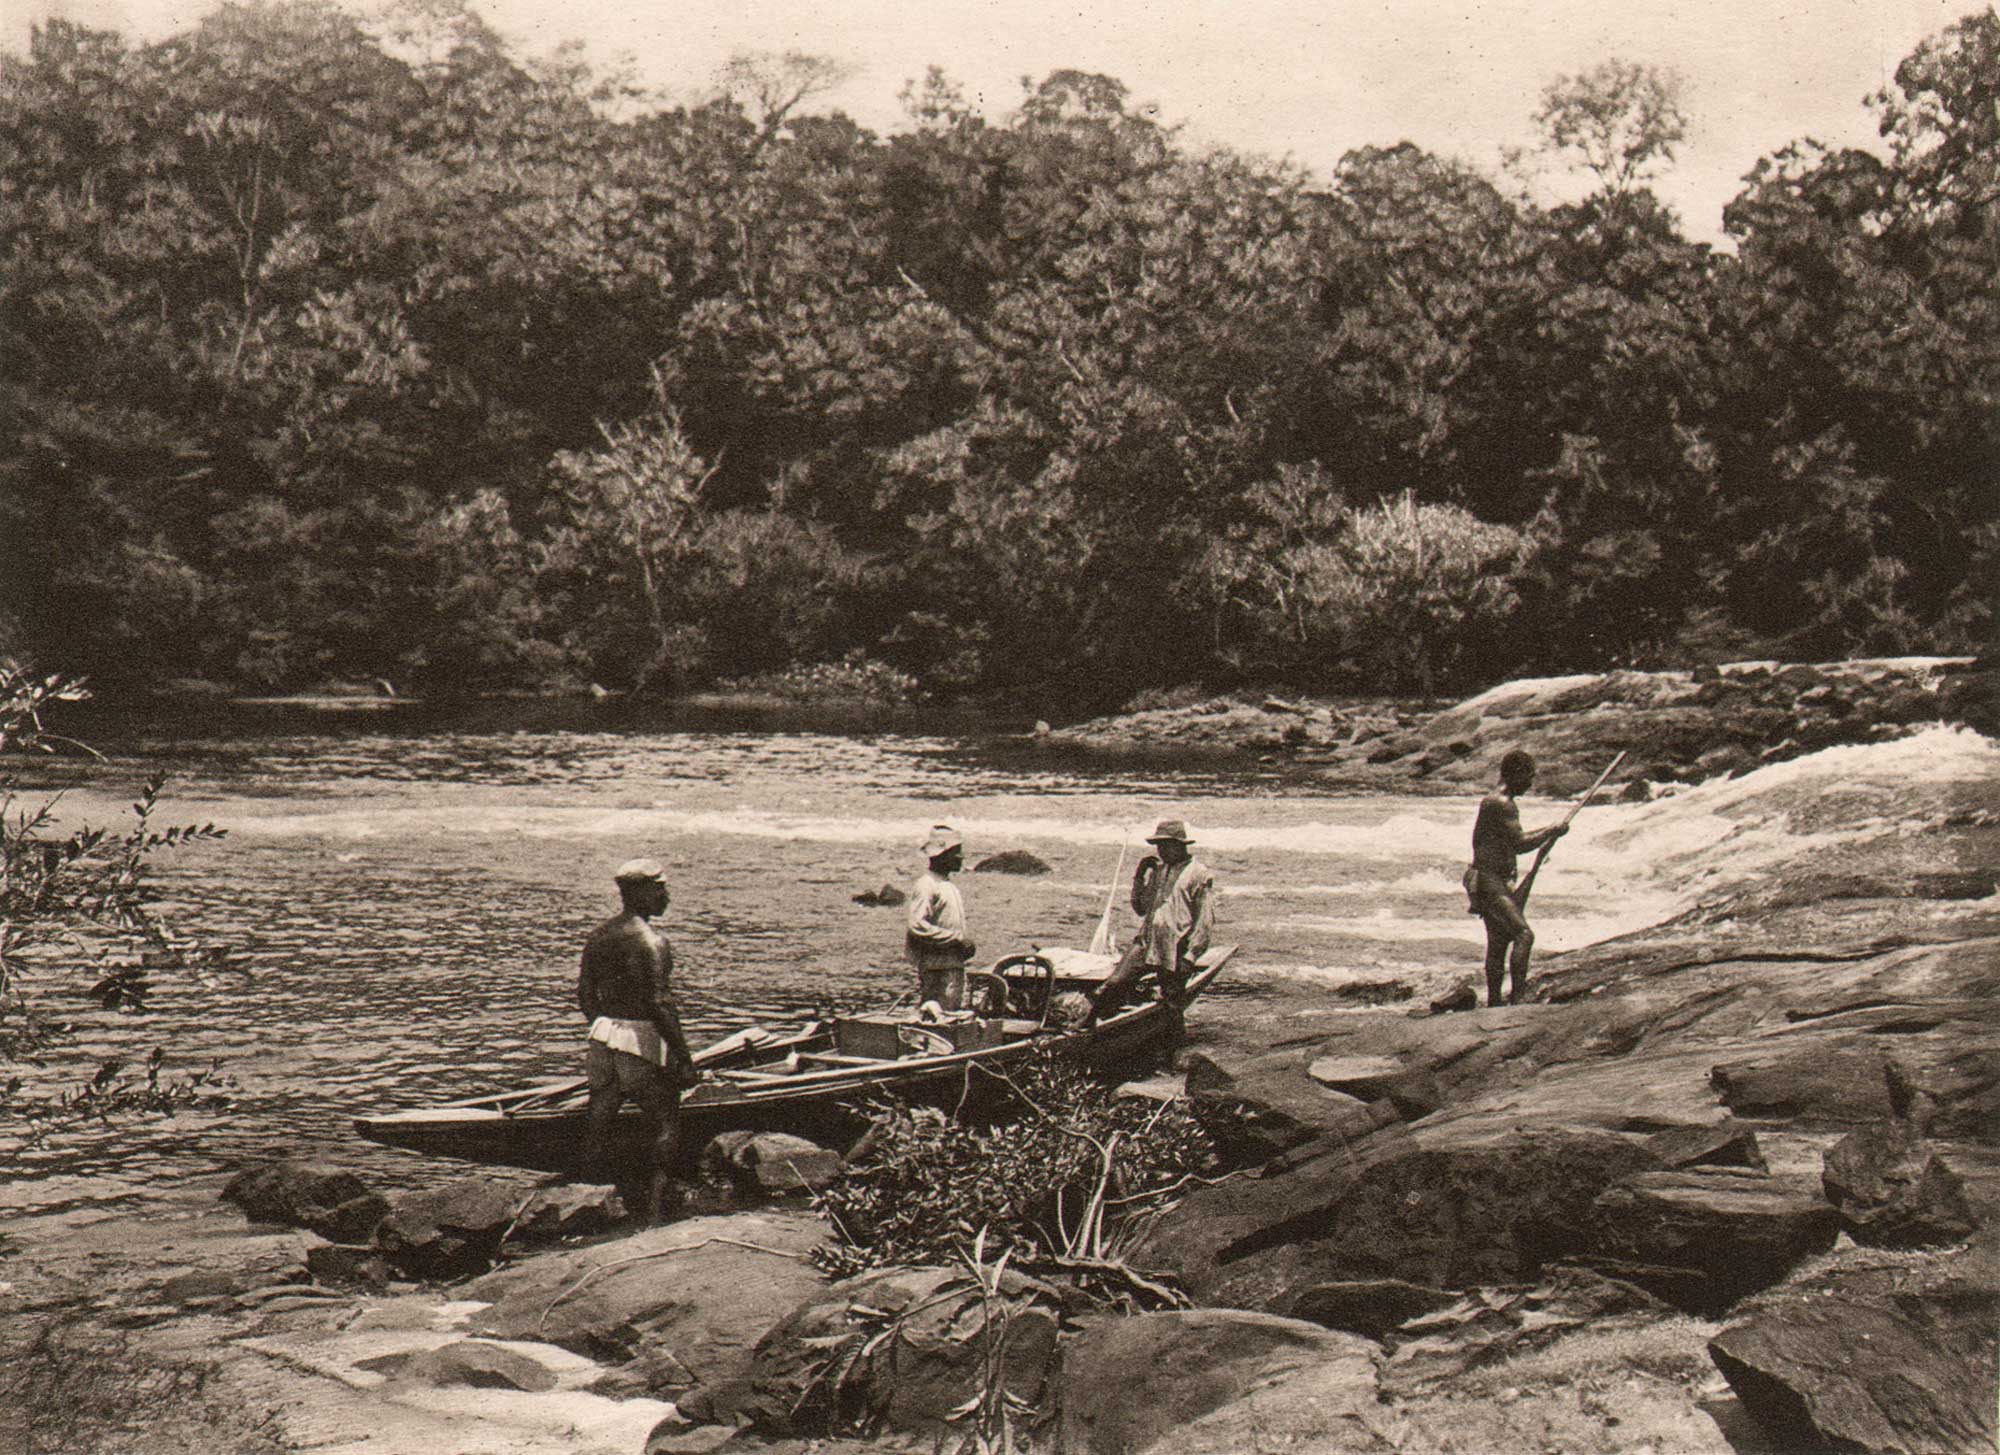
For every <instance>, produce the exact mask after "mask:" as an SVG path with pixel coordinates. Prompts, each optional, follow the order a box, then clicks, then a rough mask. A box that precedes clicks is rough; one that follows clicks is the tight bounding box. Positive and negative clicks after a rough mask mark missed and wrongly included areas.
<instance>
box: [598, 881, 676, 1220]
mask: <svg viewBox="0 0 2000 1455" xmlns="http://www.w3.org/2000/svg"><path fill="white" fill-rule="evenodd" d="M612 878H613V879H614V880H616V881H617V884H618V897H619V899H620V900H622V901H623V907H622V908H621V909H620V910H619V912H618V913H617V914H615V915H613V916H612V917H611V918H610V919H608V920H606V921H605V922H604V923H603V924H601V925H599V926H598V927H597V928H596V929H595V930H593V931H592V932H591V936H590V938H589V940H587V941H586V942H585V943H584V947H583V969H582V973H581V974H580V975H579V977H578V980H577V1003H578V1004H579V1005H580V1006H581V1007H582V1008H583V1014H584V1018H585V1019H586V1020H588V1021H589V1022H590V1035H589V1039H588V1041H587V1042H586V1044H585V1047H584V1071H585V1074H586V1075H587V1076H588V1077H589V1080H590V1117H589V1125H588V1130H587V1131H586V1132H585V1135H584V1143H583V1168H584V1176H585V1177H586V1178H587V1179H589V1180H592V1181H598V1182H601V1181H605V1180H607V1174H608V1172H609V1153H610V1138H611V1127H612V1123H613V1122H614V1120H615V1119H616V1118H617V1116H618V1110H619V1108H620V1107H622V1106H623V1105H624V1104H625V1100H626V1098H628V1097H629V1098H631V1099H632V1100H633V1101H635V1102H637V1103H638V1104H639V1110H640V1111H641V1112H642V1113H644V1115H645V1119H646V1133H647V1137H648V1140H649V1142H650V1143H651V1147H652V1167H651V1176H650V1179H649V1181H648V1183H647V1188H646V1194H647V1201H648V1204H649V1206H648V1208H647V1216H648V1217H649V1218H650V1219H652V1220H655V1221H657V1220H658V1219H660V1218H661V1217H663V1216H665V1215H666V1214H668V1213H669V1212H671V1211H672V1209H671V1208H669V1207H667V1206H666V1205H665V1204H666V1197H667V1193H668V1190H669V1186H670V1181H671V1178H672V1173H673V1165H674V1156H675V1154H676V1153H677V1152H678V1151H679V1149H680V1121H681V1116H680V1101H681V1092H682V1091H684V1090H686V1089H687V1088H688V1087H690V1086H692V1085H694V1084H695V1083H696V1082H697V1081H699V1080H700V1079H701V1074H700V1073H699V1072H698V1071H696V1070H695V1065H694V1057H693V1056H692V1055H691V1054H690V1053H689V1051H688V1045H687V1038H686V1037H685V1036H683V1035H682V1034H681V1017H680V1011H679V1009H678V1008H677V1007H676V1006H675V1004H674V996H673V984H672V982H673V973H674V953H673V950H672V949H671V948H670V947H669V946H668V944H667V939H666V936H665V935H662V934H661V933H660V932H659V931H658V930H656V929H654V928H653V926H652V923H651V921H652V919H653V917H654V916H655V915H657V914H660V913H662V912H664V911H665V909H666V907H667V903H668V899H669V896H668V894H667V883H666V871H665V870H664V869H663V868H661V866H660V864H659V861H658V860H656V859H633V860H631V861H630V862H628V863H625V864H621V865H620V866H619V867H618V872H617V873H616V874H614V875H613V876H612Z"/></svg>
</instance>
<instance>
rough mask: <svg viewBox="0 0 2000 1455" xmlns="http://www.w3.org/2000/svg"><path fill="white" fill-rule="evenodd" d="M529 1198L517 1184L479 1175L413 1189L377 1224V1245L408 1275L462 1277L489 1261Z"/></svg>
mask: <svg viewBox="0 0 2000 1455" xmlns="http://www.w3.org/2000/svg"><path fill="white" fill-rule="evenodd" d="M527 1200H528V1199H527V1196H526V1195H525V1194H523V1193H522V1192H521V1191H520V1190H519V1189H518V1188H515V1187H510V1186H508V1185H506V1184H504V1183H499V1182H493V1181H489V1180H487V1179H485V1178H481V1177H466V1178H461V1179H459V1180H458V1181H457V1182H450V1183H447V1184H445V1185H444V1186H443V1187H439V1188H434V1189H432V1190H431V1191H429V1192H418V1193H412V1194H410V1195H408V1196H406V1197H401V1198H398V1199H397V1200H396V1202H395V1203H394V1204H393V1205H392V1206H391V1207H390V1209H389V1214H388V1216H387V1217H385V1218H383V1219H382V1221H381V1223H380V1224H379V1225H378V1226H377V1227H376V1229H375V1247H376V1249H377V1250H378V1251H379V1252H380V1253H381V1255H382V1257H383V1258H385V1259H387V1260H388V1262H389V1263H390V1264H391V1266H393V1267H395V1268H396V1269H398V1270H399V1271H401V1272H403V1273H405V1274H408V1275H409V1276H410V1277H412V1278H427V1279H437V1280H449V1279H453V1278H464V1277H467V1276H469V1275H471V1274H474V1273H480V1272H483V1271H485V1270H486V1269H487V1268H490V1267H491V1266H492V1265H493V1260H494V1258H495V1257H496V1256H498V1254H499V1252H500V1243H501V1240H502V1239H503V1238H504V1237H505V1236H506V1234H507V1231H508V1229H509V1228H511V1227H512V1226H513V1223H514V1219H515V1217H516V1216H517V1215H518V1214H519V1213H520V1212H521V1210H522V1209H523V1207H524V1206H525V1205H526V1203H527Z"/></svg>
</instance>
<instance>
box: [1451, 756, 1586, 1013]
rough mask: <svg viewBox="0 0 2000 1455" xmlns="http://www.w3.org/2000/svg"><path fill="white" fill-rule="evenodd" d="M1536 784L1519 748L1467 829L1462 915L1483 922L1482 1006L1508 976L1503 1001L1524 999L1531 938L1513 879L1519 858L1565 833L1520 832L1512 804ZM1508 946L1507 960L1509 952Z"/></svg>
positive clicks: (1555, 828) (1564, 829) (1494, 998)
mask: <svg viewBox="0 0 2000 1455" xmlns="http://www.w3.org/2000/svg"><path fill="white" fill-rule="evenodd" d="M1534 783H1535V760H1534V759H1533V758H1532V757H1530V756H1529V755H1528V754H1527V753H1525V752H1523V751H1522V750H1521V749H1519V748H1515V749H1513V750H1512V751H1511V752H1509V753H1508V754H1507V755H1506V756H1505V757H1504V758H1502V759H1501V760H1500V790H1499V791H1498V792H1495V793H1489V794H1487V795H1486V797H1484V798H1483V799H1481V800H1480V801H1479V817H1478V818H1477V819H1476V820H1474V822H1473V825H1472V866H1471V867H1470V868H1469V869H1467V870H1466V871H1465V893H1466V899H1467V901H1468V903H1467V912H1468V913H1470V914H1476V915H1478V916H1479V917H1480V918H1481V919H1483V920H1485V921H1486V1003H1487V1004H1488V1005H1489V1006H1493V1005H1498V1004H1499V1003H1500V986H1501V981H1502V979H1503V978H1504V977H1505V976H1506V975H1507V973H1508V972H1509V971H1511V972H1512V977H1513V984H1512V986H1510V987H1509V990H1508V995H1507V1001H1508V1003H1509V1004H1510V1005H1518V1004H1519V1003H1520V1000H1521V997H1522V996H1524V995H1526V994H1527V993H1528V957H1529V956H1530V955H1532V954H1533V953H1534V949H1535V932H1534V931H1533V930H1532V929H1530V928H1528V917H1527V915H1526V914H1525V913H1524V912H1523V910H1522V906H1521V899H1520V893H1519V890H1518V889H1517V888H1516V887H1515V884H1514V875H1515V872H1516V870H1517V869H1518V868H1519V864H1518V859H1519V856H1520V855H1522V854H1524V853H1527V852H1529V851H1531V850H1534V849H1539V848H1541V847H1542V845H1544V844H1551V843H1554V842H1555V841H1556V840H1557V839H1559V838H1561V837H1562V836H1563V835H1564V834H1566V833H1568V832H1569V826H1568V825H1567V824H1551V825H1550V826H1549V827H1547V828H1543V829H1537V830H1535V832H1533V833H1532V834H1529V833H1523V832H1522V831H1521V808H1520V805H1519V804H1517V803H1516V802H1515V801H1514V800H1515V798H1516V797H1517V796H1518V795H1520V794H1523V793H1526V792H1527V791H1528V790H1529V789H1530V788H1532V787H1533V786H1534ZM1509 946H1512V948H1513V954H1512V956H1511V958H1510V956H1509V954H1508V947H1509Z"/></svg>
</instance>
